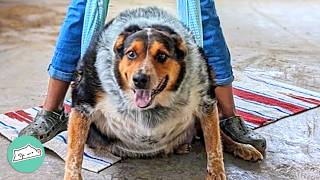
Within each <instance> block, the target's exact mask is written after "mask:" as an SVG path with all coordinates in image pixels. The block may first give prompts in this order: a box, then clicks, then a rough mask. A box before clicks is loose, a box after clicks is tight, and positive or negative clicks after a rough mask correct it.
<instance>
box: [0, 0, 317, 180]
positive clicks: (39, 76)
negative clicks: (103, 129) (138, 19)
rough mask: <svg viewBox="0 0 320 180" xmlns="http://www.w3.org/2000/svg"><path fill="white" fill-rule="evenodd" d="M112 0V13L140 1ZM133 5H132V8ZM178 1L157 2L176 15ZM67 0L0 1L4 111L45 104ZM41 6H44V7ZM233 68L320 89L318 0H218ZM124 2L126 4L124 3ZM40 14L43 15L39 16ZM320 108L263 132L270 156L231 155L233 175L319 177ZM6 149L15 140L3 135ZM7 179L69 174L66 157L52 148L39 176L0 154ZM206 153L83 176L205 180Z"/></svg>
mask: <svg viewBox="0 0 320 180" xmlns="http://www.w3.org/2000/svg"><path fill="white" fill-rule="evenodd" d="M128 2H129V0H118V1H111V10H110V11H109V12H110V14H111V15H112V16H113V15H115V14H116V13H117V12H119V11H120V10H121V9H124V8H128V7H131V5H132V4H135V5H141V4H146V3H147V4H151V5H152V4H153V3H152V1H144V2H141V1H138V0H131V1H130V2H129V3H128ZM126 4H127V6H125V5H126ZM174 4H175V3H174V1H173V0H163V1H161V2H160V1H159V2H157V4H156V5H158V6H164V7H166V8H167V9H168V10H169V11H170V12H172V13H175V7H174ZM66 5H67V3H66V2H65V1H63V0H56V1H41V0H28V1H27V2H25V1H23V0H1V1H0V54H1V55H0V62H1V66H0V82H1V83H0V92H1V96H0V102H1V103H0V112H5V111H8V110H12V109H18V108H26V107H30V106H32V105H37V104H41V102H42V101H43V99H44V97H45V93H46V85H47V78H48V76H47V73H46V71H45V70H46V67H47V64H48V63H49V62H50V58H51V54H52V51H53V48H54V43H55V39H56V36H57V33H58V31H59V25H60V23H61V21H62V20H63V16H64V12H65V8H66ZM39 7H40V8H39ZM216 7H217V10H218V14H219V15H220V18H221V22H222V26H223V29H224V33H225V36H226V39H227V42H228V44H229V47H230V50H231V53H232V56H233V66H234V69H235V70H236V71H238V72H243V71H254V72H256V73H257V74H258V75H261V76H267V77H270V78H274V79H277V80H279V81H282V82H286V83H289V84H293V85H297V86H300V87H304V88H307V89H310V90H315V91H319V89H320V72H319V70H320V31H319V27H320V21H319V19H320V11H319V9H320V2H319V1H317V0H304V1H302V0H241V1H240V0H239V1H232V0H223V1H222V0H217V1H216ZM120 8H121V9H120ZM40 15H41V16H40ZM319 123H320V108H316V109H313V110H310V111H308V112H305V113H302V114H299V115H296V116H292V117H289V118H286V119H283V120H281V121H278V122H277V123H274V124H271V125H268V126H265V127H262V128H259V129H257V130H256V131H257V132H259V133H261V134H262V135H264V136H265V137H266V138H267V142H268V147H267V153H266V157H265V160H264V161H262V162H259V163H250V162H245V161H242V160H239V159H236V158H234V157H233V156H231V155H229V154H225V165H226V171H227V174H228V178H229V179H320V125H319ZM0 145H1V146H0V152H6V149H7V147H8V145H9V141H8V140H7V139H5V138H4V137H2V136H0ZM0 164H1V166H0V179H6V180H7V179H32V180H34V179H44V178H45V179H62V177H63V167H64V162H63V161H62V160H61V159H59V158H58V157H57V156H56V155H55V154H53V153H52V152H48V153H47V156H46V158H45V161H44V164H43V165H42V166H41V167H40V169H39V170H37V171H36V172H34V173H32V174H21V173H18V172H16V171H14V170H13V169H12V168H11V167H10V166H9V165H8V163H7V161H6V154H5V153H0ZM205 164H206V160H205V154H204V150H203V148H202V146H201V145H200V144H199V143H196V144H195V145H194V148H193V150H192V152H191V153H190V154H188V155H183V156H175V155H173V156H170V157H168V158H159V159H152V160H124V161H122V162H121V163H117V164H115V165H113V166H112V167H110V168H108V169H106V170H104V171H102V172H100V173H99V174H97V173H92V172H89V171H85V170H84V171H83V177H84V179H113V178H115V179H202V178H203V176H204V173H205Z"/></svg>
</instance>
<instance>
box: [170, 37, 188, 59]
mask: <svg viewBox="0 0 320 180" xmlns="http://www.w3.org/2000/svg"><path fill="white" fill-rule="evenodd" d="M170 36H171V38H172V39H173V41H174V44H175V46H174V47H175V53H176V56H177V57H176V58H177V59H178V60H183V59H184V58H185V56H186V55H187V52H188V48H187V45H186V42H185V41H184V40H183V39H182V38H181V36H179V35H178V34H171V35H170Z"/></svg>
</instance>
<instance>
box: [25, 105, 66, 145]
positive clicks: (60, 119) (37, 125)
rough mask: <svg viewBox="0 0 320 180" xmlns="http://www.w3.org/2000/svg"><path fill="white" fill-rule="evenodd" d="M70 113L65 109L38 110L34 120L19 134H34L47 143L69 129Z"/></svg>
mask: <svg viewBox="0 0 320 180" xmlns="http://www.w3.org/2000/svg"><path fill="white" fill-rule="evenodd" d="M67 124H68V114H67V113H65V112H64V110H60V111H46V110H41V111H39V112H38V114H37V115H36V117H35V118H34V120H33V122H31V123H30V124H29V125H28V126H27V127H25V128H23V129H22V130H21V131H20V132H19V136H22V135H28V136H33V137H35V138H37V139H39V140H40V141H41V143H45V142H47V141H49V140H51V139H52V138H53V137H54V136H56V135H57V134H59V133H60V132H62V131H65V130H67Z"/></svg>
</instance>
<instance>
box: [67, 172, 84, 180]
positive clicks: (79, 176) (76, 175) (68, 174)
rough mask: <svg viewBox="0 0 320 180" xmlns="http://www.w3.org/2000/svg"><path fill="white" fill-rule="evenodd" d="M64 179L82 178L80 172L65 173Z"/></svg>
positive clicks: (79, 179) (80, 179)
mask: <svg viewBox="0 0 320 180" xmlns="http://www.w3.org/2000/svg"><path fill="white" fill-rule="evenodd" d="M64 180H82V176H81V174H80V173H65V174H64Z"/></svg>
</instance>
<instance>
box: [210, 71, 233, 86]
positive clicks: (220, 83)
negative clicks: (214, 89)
mask: <svg viewBox="0 0 320 180" xmlns="http://www.w3.org/2000/svg"><path fill="white" fill-rule="evenodd" d="M233 80H234V76H233V75H232V74H231V75H230V76H229V77H227V78H224V79H215V83H216V85H217V86H226V85H230V84H232V82H233Z"/></svg>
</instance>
